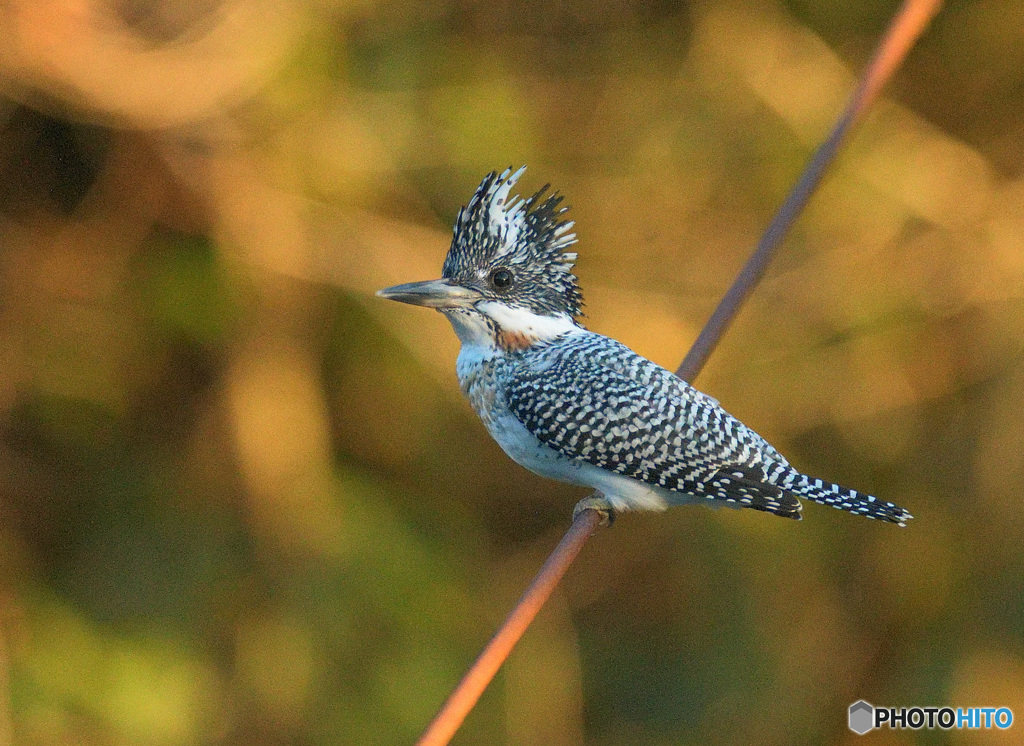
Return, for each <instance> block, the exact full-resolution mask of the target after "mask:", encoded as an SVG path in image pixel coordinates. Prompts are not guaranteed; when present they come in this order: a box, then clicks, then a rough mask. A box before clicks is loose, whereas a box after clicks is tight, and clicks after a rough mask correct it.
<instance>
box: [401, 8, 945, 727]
mask: <svg viewBox="0 0 1024 746" xmlns="http://www.w3.org/2000/svg"><path fill="white" fill-rule="evenodd" d="M941 4H942V3H941V0H906V2H904V4H903V5H902V6H901V8H900V10H899V12H898V13H897V14H896V16H895V17H894V18H893V21H892V23H891V24H890V25H889V29H888V31H886V34H885V36H884V37H882V40H881V42H879V46H878V49H877V51H876V52H875V55H874V57H873V58H872V60H871V63H870V64H869V65H868V67H867V69H866V70H865V71H864V75H863V77H862V78H861V82H860V84H859V85H858V86H857V89H856V90H855V91H854V93H853V95H852V96H851V97H850V100H849V102H848V103H847V105H846V108H845V109H844V111H843V113H842V115H841V116H840V118H839V121H838V122H837V123H836V126H835V128H834V129H833V130H832V133H831V134H830V135H829V136H828V138H827V139H826V140H825V142H824V143H823V144H822V145H821V147H819V148H818V151H817V152H816V153H815V154H814V157H813V158H812V159H811V161H810V162H809V163H808V164H807V167H806V168H805V169H804V172H803V174H802V175H801V177H800V180H799V181H798V182H797V184H796V186H795V187H794V188H793V190H792V191H791V192H790V195H789V197H788V198H787V199H786V201H785V203H783V205H782V207H781V208H779V211H778V213H776V215H775V218H774V219H773V220H772V222H771V224H770V225H769V226H768V229H767V230H766V231H765V233H764V236H763V237H762V238H761V241H760V242H759V243H758V245H757V248H756V250H755V251H754V253H753V254H752V255H751V257H750V259H748V260H747V263H746V264H745V265H744V266H743V269H742V270H741V271H740V274H739V276H737V278H736V280H735V281H734V282H733V285H732V287H730V288H729V291H728V292H727V293H726V295H725V297H724V298H723V299H722V301H721V303H719V305H718V308H716V309H715V312H714V313H713V314H712V315H711V318H710V319H709V320H708V323H707V325H706V326H705V327H704V329H703V330H702V331H701V333H700V336H698V337H697V341H696V342H694V344H693V347H691V348H690V351H689V352H688V353H687V355H686V357H685V358H684V359H683V362H682V363H681V364H680V365H679V368H678V370H676V375H678V376H679V377H680V378H683V379H685V380H693V378H694V377H696V376H697V374H698V373H700V371H701V369H702V368H703V367H704V363H705V362H707V359H708V356H710V354H711V352H712V351H713V350H714V349H715V346H716V345H717V344H718V340H719V339H721V336H722V334H724V333H725V330H726V329H728V327H729V325H730V323H731V322H732V320H733V318H734V317H735V316H736V312H737V311H738V310H739V308H740V306H741V305H742V304H743V301H744V300H745V299H746V297H747V295H749V294H750V291H751V290H752V289H753V288H754V286H755V285H756V284H757V282H758V281H759V280H760V279H761V276H762V275H763V274H764V271H765V269H766V268H767V266H768V263H769V261H770V260H771V258H772V256H773V254H774V252H775V250H776V249H777V248H778V246H779V244H780V243H781V241H782V239H783V238H784V237H785V236H786V234H787V233H788V232H789V229H790V228H791V227H792V225H793V223H794V222H795V221H796V218H797V216H798V215H799V214H800V211H801V210H803V208H804V205H806V204H807V200H808V199H809V198H810V196H811V194H812V193H813V192H814V189H815V187H817V186H818V184H819V182H820V181H821V178H822V175H823V174H824V172H825V169H826V168H827V167H828V166H829V164H831V162H832V161H833V160H834V159H835V156H836V154H837V153H838V151H839V146H840V145H841V144H842V141H843V140H844V138H845V137H846V135H847V134H848V133H849V131H850V128H851V127H852V126H853V125H854V124H855V123H856V122H857V121H858V120H859V119H860V117H861V115H862V114H863V113H864V111H865V110H866V109H867V108H868V107H869V106H870V105H871V103H872V102H873V101H874V100H875V99H876V98H877V96H878V93H879V91H880V90H881V89H882V87H883V86H884V85H885V83H886V82H887V81H888V80H889V78H891V77H892V74H893V73H894V72H895V71H896V70H897V68H898V67H899V66H900V64H901V63H902V62H903V60H904V58H905V57H906V55H907V52H908V51H910V48H911V46H913V44H914V42H915V41H916V40H917V38H918V37H919V36H920V35H921V33H922V32H923V31H924V29H925V27H926V26H927V25H928V22H929V21H930V20H931V19H932V17H933V16H934V15H935V13H936V12H937V11H938V9H939V7H940V6H941ZM599 523H600V516H599V515H598V514H597V513H596V512H595V511H593V510H584V511H582V512H581V513H580V514H579V515H578V516H577V517H576V519H575V520H574V521H573V523H572V526H570V528H569V531H568V532H567V533H566V534H565V536H564V537H563V538H562V541H561V542H559V544H558V546H557V547H556V548H555V550H554V552H552V553H551V555H550V556H549V557H548V559H547V561H546V562H545V563H544V566H543V567H542V568H541V570H540V572H539V573H538V574H537V576H536V577H535V578H534V580H533V582H532V583H531V584H530V587H529V588H527V589H526V592H525V593H523V596H522V598H520V599H519V603H518V604H516V606H515V608H513V609H512V612H511V613H510V614H509V615H508V617H507V618H506V619H505V622H504V623H503V624H502V626H501V627H500V628H499V629H498V631H497V632H496V633H495V635H494V637H492V638H491V641H490V642H489V643H488V644H487V647H485V648H484V650H483V652H481V653H480V656H479V657H478V658H477V659H476V661H475V662H474V663H473V665H472V667H470V669H469V671H467V672H466V675H465V676H463V678H462V681H460V682H459V684H458V686H457V687H456V688H455V690H454V691H453V692H452V694H451V696H449V697H448V699H447V700H446V701H445V703H444V705H443V706H442V707H441V709H440V711H439V712H438V714H437V716H436V717H435V718H434V720H433V721H432V722H431V723H430V725H429V726H428V727H427V729H426V731H425V732H424V733H423V735H422V736H421V737H420V740H419V741H418V742H417V744H418V746H443V744H447V743H448V742H449V741H450V740H451V738H452V736H453V735H455V732H456V731H457V730H458V729H459V726H461V725H462V721H463V720H464V719H465V718H466V715H468V714H469V712H470V710H472V709H473V707H474V705H476V702H477V700H478V699H479V698H480V695H481V694H482V693H483V691H484V689H486V688H487V685H488V684H489V683H490V682H491V679H493V678H494V675H495V674H496V673H497V672H498V669H499V668H500V667H501V664H502V663H504V662H505V660H506V659H507V658H508V656H509V653H511V652H512V648H513V647H515V644H516V643H517V642H518V641H519V638H520V637H522V636H523V633H524V632H525V631H526V629H527V628H528V627H529V626H530V623H531V622H532V621H533V619H534V617H536V616H537V613H538V612H539V611H540V609H541V608H542V607H543V606H544V604H545V603H546V602H547V600H548V598H549V597H550V596H551V594H552V593H553V592H554V590H555V586H556V585H558V581H559V580H561V579H562V576H563V575H565V572H566V570H568V569H569V565H571V564H572V561H573V560H574V559H575V558H576V555H578V554H579V552H580V550H581V549H582V548H583V545H584V543H586V541H587V539H588V538H590V535H591V534H592V533H593V532H594V530H595V529H596V528H597V526H598V525H599Z"/></svg>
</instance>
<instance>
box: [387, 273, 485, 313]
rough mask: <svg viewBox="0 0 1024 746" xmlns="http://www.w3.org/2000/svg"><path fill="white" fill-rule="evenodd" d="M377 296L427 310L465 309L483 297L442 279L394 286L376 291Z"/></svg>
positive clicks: (474, 291)
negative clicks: (424, 307)
mask: <svg viewBox="0 0 1024 746" xmlns="http://www.w3.org/2000/svg"><path fill="white" fill-rule="evenodd" d="M377 295H379V296H380V297H381V298H387V299H388V300H397V301H399V302H401V303H411V304H412V305H414V306H426V307H428V308H460V307H461V308H465V307H466V306H470V305H472V304H473V303H475V302H476V301H478V300H480V299H481V298H482V297H483V296H482V295H481V294H480V293H478V292H477V291H476V290H471V289H470V288H467V287H463V286H462V285H456V284H455V283H453V282H451V281H450V280H443V279H442V280H426V281H424V282H408V283H406V284H405V285H394V286H392V287H389V288H384V289H383V290H378V291H377Z"/></svg>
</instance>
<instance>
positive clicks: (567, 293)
mask: <svg viewBox="0 0 1024 746" xmlns="http://www.w3.org/2000/svg"><path fill="white" fill-rule="evenodd" d="M525 170H526V166H523V167H522V168H520V169H519V170H518V171H516V172H515V173H512V169H511V168H508V169H505V171H503V172H502V173H501V174H499V173H498V172H496V171H492V172H491V173H489V174H488V175H487V176H485V177H484V179H483V181H482V182H480V186H479V187H477V190H476V193H475V194H474V195H473V198H472V199H471V200H470V201H469V204H468V205H466V206H465V207H463V208H462V209H461V210H459V216H458V218H457V219H456V221H455V231H454V235H453V237H452V245H451V248H450V249H449V250H448V256H447V257H445V260H444V270H443V272H442V275H443V276H444V277H446V278H449V279H454V280H458V281H460V282H465V283H475V282H478V281H479V280H480V279H481V278H483V277H486V276H487V275H488V274H489V273H490V272H491V271H493V270H494V269H495V268H498V267H505V268H508V269H510V270H511V271H512V272H513V273H514V275H515V277H516V285H515V287H513V288H512V289H511V290H510V291H509V292H508V293H507V294H506V296H505V297H504V298H503V300H505V302H507V303H509V304H510V305H518V306H523V307H526V308H530V309H531V310H534V311H536V312H538V313H544V314H557V313H565V314H568V315H569V316H571V317H575V316H578V315H579V314H580V312H581V307H582V306H583V296H582V294H581V293H580V289H579V284H578V282H577V279H576V276H575V275H574V274H573V271H572V268H573V264H574V263H575V261H576V253H575V252H573V251H566V249H568V248H569V247H570V246H572V245H573V244H574V243H576V234H575V233H573V232H572V227H573V223H572V221H567V220H562V219H561V217H562V215H563V214H565V212H566V211H567V210H568V209H569V208H567V207H560V205H561V202H562V197H561V196H559V195H558V193H557V192H556V193H553V194H552V195H550V196H549V197H547V198H544V193H545V192H546V191H547V189H548V185H545V186H544V187H542V188H541V189H540V190H539V191H538V192H537V193H536V194H534V195H533V196H532V197H530V198H528V199H523V198H522V197H519V196H518V195H517V196H515V197H512V198H511V199H510V198H509V193H510V192H511V190H512V187H513V186H515V183H516V181H518V180H519V177H520V176H522V174H523V172H524V171H525Z"/></svg>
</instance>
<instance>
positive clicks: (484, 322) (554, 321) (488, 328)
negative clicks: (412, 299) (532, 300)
mask: <svg viewBox="0 0 1024 746" xmlns="http://www.w3.org/2000/svg"><path fill="white" fill-rule="evenodd" d="M476 311H477V312H473V311H463V310H453V311H448V312H445V316H447V317H448V320H449V321H450V322H451V323H452V327H454V329H455V333H456V334H457V335H458V336H459V341H461V342H462V344H463V346H464V347H482V348H490V349H492V350H497V349H499V348H501V339H506V340H510V339H514V340H519V343H520V344H525V343H526V342H527V341H528V342H529V344H537V343H543V342H550V341H551V340H552V339H555V338H556V337H560V336H562V335H563V334H566V333H571V332H581V331H583V328H582V327H580V326H579V324H577V323H576V322H575V321H574V320H573V319H572V317H571V316H569V315H567V314H564V313H560V314H558V315H557V316H544V315H541V314H538V313H535V312H533V311H531V310H529V309H528V308H520V307H517V306H509V305H506V304H504V303H501V302H499V301H482V302H480V303H478V304H477V306H476ZM488 318H489V319H490V320H491V321H493V322H494V324H496V325H497V327H498V337H497V338H496V337H495V335H494V328H493V326H492V325H491V324H489V323H488Z"/></svg>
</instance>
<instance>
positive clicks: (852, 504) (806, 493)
mask: <svg viewBox="0 0 1024 746" xmlns="http://www.w3.org/2000/svg"><path fill="white" fill-rule="evenodd" d="M793 476H794V477H795V479H794V480H793V482H792V484H785V482H787V481H789V480H785V479H784V480H783V481H782V482H780V483H779V486H781V487H783V488H784V489H785V490H786V491H787V492H789V493H791V494H793V495H796V496H798V497H802V498H805V499H807V500H813V501H814V502H816V503H821V504H822V505H831V506H832V507H833V508H839V509H840V510H845V511H846V512H848V513H853V514H855V515H863V516H866V517H868V518H875V519H877V520H880V521H887V522H889V523H895V524H897V525H899V526H906V525H907V521H908V520H910V519H911V518H913V517H914V516H912V515H911V514H910V513H908V512H907V511H906V510H904V509H903V508H901V507H900V506H898V505H895V504H893V503H890V502H885V501H884V500H879V499H878V498H877V497H874V496H872V495H865V494H864V493H863V492H857V490H852V489H850V488H848V487H841V486H840V485H838V484H832V483H831V482H826V481H825V480H823V479H815V478H814V477H809V476H807V475H806V474H800V473H799V472H794V474H793Z"/></svg>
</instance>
